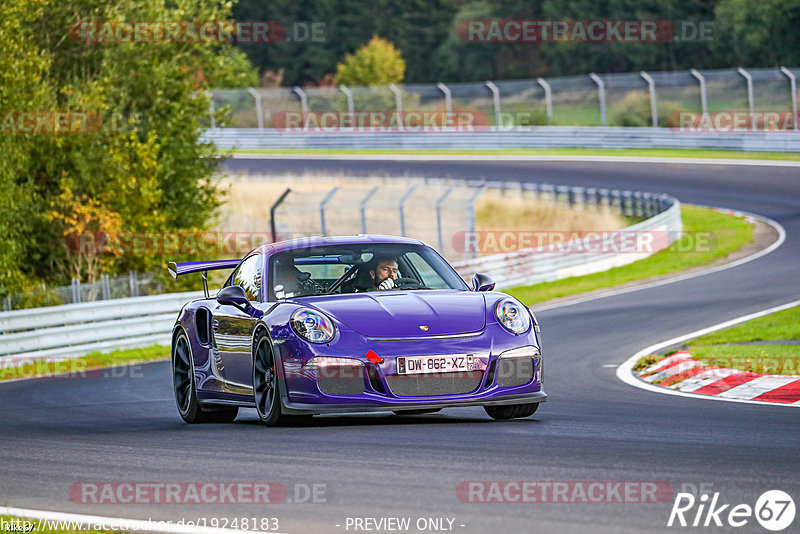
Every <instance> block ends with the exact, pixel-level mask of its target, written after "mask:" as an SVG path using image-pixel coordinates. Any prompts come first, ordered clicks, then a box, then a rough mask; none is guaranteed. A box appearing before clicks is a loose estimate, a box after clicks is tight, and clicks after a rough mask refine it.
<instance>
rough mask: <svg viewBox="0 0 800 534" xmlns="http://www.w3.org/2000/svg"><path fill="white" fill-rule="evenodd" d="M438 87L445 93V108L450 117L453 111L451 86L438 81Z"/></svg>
mask: <svg viewBox="0 0 800 534" xmlns="http://www.w3.org/2000/svg"><path fill="white" fill-rule="evenodd" d="M436 87H437V88H438V89H439V90H440V91H441V92H442V93H444V109H445V110H446V111H447V116H448V117H449V116H450V115H451V114H452V113H453V95H452V94H451V93H450V88H449V87H447V86H446V85H445V84H443V83H442V82H436Z"/></svg>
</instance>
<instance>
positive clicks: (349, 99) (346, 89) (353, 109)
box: [339, 85, 356, 120]
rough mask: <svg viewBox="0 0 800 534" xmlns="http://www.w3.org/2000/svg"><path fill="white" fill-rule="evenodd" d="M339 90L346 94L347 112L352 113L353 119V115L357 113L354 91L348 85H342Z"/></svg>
mask: <svg viewBox="0 0 800 534" xmlns="http://www.w3.org/2000/svg"><path fill="white" fill-rule="evenodd" d="M339 89H341V90H342V92H343V93H344V96H346V97H347V112H348V113H350V116H351V117H352V115H353V113H355V112H356V106H355V104H354V103H353V91H351V90H350V88H349V87H347V86H346V85H340V86H339ZM351 120H352V119H351Z"/></svg>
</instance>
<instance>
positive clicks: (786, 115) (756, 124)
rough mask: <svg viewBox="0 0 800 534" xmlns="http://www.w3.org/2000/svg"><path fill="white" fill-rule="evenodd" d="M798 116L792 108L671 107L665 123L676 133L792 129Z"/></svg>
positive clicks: (787, 130)
mask: <svg viewBox="0 0 800 534" xmlns="http://www.w3.org/2000/svg"><path fill="white" fill-rule="evenodd" d="M798 118H799V116H798V115H797V114H795V113H794V112H792V111H783V110H781V111H753V112H750V111H733V110H730V111H712V112H709V113H702V112H699V111H673V112H671V113H670V114H669V116H668V117H667V124H669V125H670V129H671V130H672V131H673V132H679V133H735V132H759V133H770V132H780V133H786V132H793V133H796V132H797V131H798V130H797V127H798V124H800V123H798Z"/></svg>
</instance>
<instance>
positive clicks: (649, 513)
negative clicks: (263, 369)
mask: <svg viewBox="0 0 800 534" xmlns="http://www.w3.org/2000/svg"><path fill="white" fill-rule="evenodd" d="M226 165H227V168H228V169H229V170H231V171H250V172H254V173H259V174H266V173H275V174H285V173H302V172H321V173H327V172H330V173H332V174H338V173H340V172H343V173H347V174H353V175H375V174H377V175H404V174H409V175H416V176H423V175H424V176H448V175H452V176H457V177H460V178H473V179H481V178H486V179H493V180H531V181H540V182H549V183H556V184H574V185H591V186H600V187H611V188H626V189H640V190H648V191H654V192H665V193H669V194H671V195H674V196H675V197H677V198H678V199H679V200H681V201H682V202H687V203H698V204H711V205H716V206H721V207H725V208H732V209H742V210H747V211H751V212H754V213H758V214H761V215H764V216H767V217H770V218H772V219H774V220H776V221H777V222H779V223H780V224H781V225H783V227H784V228H785V229H786V233H787V239H786V242H785V243H784V244H783V245H782V246H781V247H780V248H778V249H777V250H776V251H774V252H772V253H771V254H768V255H767V256H764V257H762V258H759V259H757V260H755V261H752V262H750V263H747V264H745V265H742V266H739V267H736V268H732V269H728V270H723V271H720V272H717V273H713V274H709V275H705V276H700V277H696V278H692V279H689V280H684V281H680V282H676V283H672V284H666V285H662V286H658V287H653V288H649V289H643V290H640V291H634V292H630V293H626V294H622V295H618V296H609V297H605V298H601V299H597V300H592V301H588V302H583V303H577V304H573V305H568V306H563V307H559V308H553V309H548V310H544V311H542V312H540V313H539V314H538V318H539V320H540V322H541V323H542V329H543V333H542V335H543V348H544V354H545V362H546V363H545V389H546V390H547V392H548V394H549V395H550V400H549V401H548V402H547V403H546V404H544V405H542V406H541V408H540V410H539V411H538V412H537V413H536V414H535V415H534V416H533V417H531V418H528V419H524V420H517V421H511V422H503V423H495V422H491V421H490V419H489V418H488V417H487V416H486V415H485V413H484V411H483V409H481V408H461V409H449V410H445V411H443V412H440V413H439V414H434V415H426V416H416V417H395V416H392V415H383V414H378V415H364V416H361V415H359V416H326V417H317V418H315V419H314V423H313V424H312V425H311V426H310V427H308V428H279V429H273V428H266V427H263V426H261V425H260V424H259V423H258V422H257V419H256V417H255V414H254V412H253V411H251V410H243V411H242V414H241V415H240V417H239V419H238V420H237V422H236V423H235V424H233V425H207V426H187V425H185V424H184V423H183V422H182V421H181V419H180V418H179V416H178V413H177V410H176V408H175V404H174V400H173V397H172V390H171V380H170V371H169V364H167V363H155V364H148V365H144V366H139V367H135V368H133V369H131V370H129V371H128V372H127V373H126V376H123V377H119V378H113V377H106V378H96V379H93V380H77V379H76V380H64V379H61V380H58V379H52V380H37V381H29V382H17V383H11V384H5V385H0V435H2V436H3V443H2V449H3V452H2V470H0V473H2V477H1V478H0V501H2V504H9V505H15V506H19V507H29V508H39V509H47V510H58V511H67V512H82V513H89V514H95V515H108V516H119V517H130V518H143V519H147V518H149V517H152V518H154V519H155V518H158V519H172V520H178V519H181V518H185V519H187V520H188V519H192V518H193V517H198V516H199V517H212V516H217V517H220V516H226V517H230V518H232V517H254V516H255V517H278V518H279V519H280V531H282V532H290V533H301V532H302V533H305V532H309V533H311V532H313V533H314V534H317V533H320V534H323V533H328V532H345V528H344V525H345V523H344V521H345V518H346V517H386V516H393V517H394V516H400V517H411V518H412V525H413V521H414V520H415V519H416V518H417V517H451V518H455V523H454V530H455V531H456V532H464V533H469V534H472V533H495V532H500V533H504V532H507V533H523V532H549V531H552V532H592V533H601V532H654V531H667V530H670V529H667V528H666V523H667V519H668V516H669V512H670V510H671V507H672V500H670V501H669V502H665V503H661V504H624V505H618V504H468V503H462V502H460V501H459V500H458V499H457V497H456V493H455V488H456V486H457V485H458V484H459V482H461V481H465V480H530V481H570V480H584V481H588V480H609V481H643V480H650V481H666V482H669V483H670V484H672V486H673V487H674V489H675V490H676V491H680V489H681V487H682V485H684V484H693V485H698V484H700V483H711V484H713V489H714V491H719V492H720V493H721V495H720V502H722V503H731V504H738V503H748V504H750V505H754V504H755V500H756V499H757V497H758V496H759V495H760V494H761V493H763V492H764V491H766V490H769V489H782V490H784V491H786V492H788V493H789V494H790V495H792V496H793V497H794V499H795V502H796V503H798V505H800V454H798V450H800V430H798V416H800V412H798V410H795V409H791V408H785V407H780V406H775V407H772V406H756V405H746V404H738V403H725V402H718V401H713V400H696V399H689V398H680V397H675V396H666V395H661V394H657V393H651V392H647V391H643V390H640V389H636V388H632V387H630V386H627V385H625V384H623V383H621V382H620V381H619V380H618V379H617V378H616V377H615V374H614V373H615V369H614V367H604V366H605V365H609V364H619V363H621V362H622V361H624V360H625V359H627V358H628V357H629V356H630V355H632V354H633V353H635V352H636V351H637V350H639V349H641V348H642V347H644V346H646V345H649V344H652V343H655V342H657V341H660V340H663V339H666V338H669V337H673V336H676V335H679V334H683V333H686V332H689V331H693V330H696V329H698V328H702V327H705V326H709V325H712V324H715V323H718V322H720V321H724V320H727V319H731V318H733V317H736V316H739V315H743V314H746V313H750V312H754V311H758V310H760V309H763V308H767V307H770V306H774V305H778V304H782V303H785V302H789V301H791V300H795V299H797V298H798V297H800V262H798V258H800V169H797V168H780V167H766V166H765V167H737V166H727V165H719V166H716V165H715V166H709V165H686V164H679V165H678V164H676V165H668V164H658V165H653V164H641V163H590V162H581V163H570V162H563V163H558V162H541V163H536V162H475V161H472V162H469V163H459V162H455V161H439V162H379V161H341V160H307V161H302V160H297V159H287V160H280V159H277V160H263V159H259V160H255V159H254V160H249V159H235V160H230V161H228V162H227V163H226ZM534 309H535V308H534ZM205 480H218V481H278V482H281V483H283V484H284V485H286V486H287V487H289V488H290V497H291V488H292V485H293V484H295V483H325V484H327V485H328V502H327V503H317V504H294V503H292V504H290V503H286V504H281V505H269V506H255V505H238V506H231V505H220V506H213V505H211V506H209V505H193V504H187V505H178V506H174V505H82V504H75V503H72V502H71V501H70V500H69V495H68V490H69V488H70V486H71V485H72V484H74V483H76V482H82V481H205ZM798 524H800V520H797V519H796V520H795V523H794V524H793V526H792V527H791V528H790V529H789V531H792V529H794V531H797V525H798ZM335 525H341V527H336V526H335ZM460 525H464V526H463V527H462V526H460ZM718 530H719V531H723V530H724V529H718ZM411 531H412V532H414V531H416V530H415V529H413V528H412V530H411ZM738 531H739V532H764V530H763V529H762V528H761V527H760V526H758V525H757V524H756V523H755V520H754V519H752V520H751V521H750V523H749V524H748V526H747V527H744V528H742V529H738ZM351 532H352V529H351Z"/></svg>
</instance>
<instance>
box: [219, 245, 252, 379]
mask: <svg viewBox="0 0 800 534" xmlns="http://www.w3.org/2000/svg"><path fill="white" fill-rule="evenodd" d="M262 260H263V256H262V255H261V254H259V253H255V254H252V255H250V256H248V257H247V258H245V259H244V260H242V262H241V263H240V264H239V266H238V267H237V268H236V270H235V271H234V272H233V274H232V275H231V277H230V279H229V282H228V285H237V286H240V287H242V289H244V291H245V293H246V294H247V298H248V299H249V300H250V301H251V302H253V303H255V302H258V300H259V297H260V293H261V270H262V266H263V261H262ZM255 311H256V310H255V308H251V309H250V310H248V311H243V310H240V309H239V308H237V307H236V306H232V305H228V304H219V303H217V305H216V306H215V308H214V309H213V310H212V320H211V330H212V332H213V333H214V350H213V351H212V352H213V358H212V365H214V368H215V371H216V373H217V376H220V377H221V378H222V379H223V380H224V381H225V382H226V383H227V385H228V386H230V387H231V388H232V389H233V390H241V389H242V388H247V389H251V388H252V379H253V377H252V348H251V346H250V344H251V342H252V334H253V328H255V325H256V316H255V314H254V312H255Z"/></svg>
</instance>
